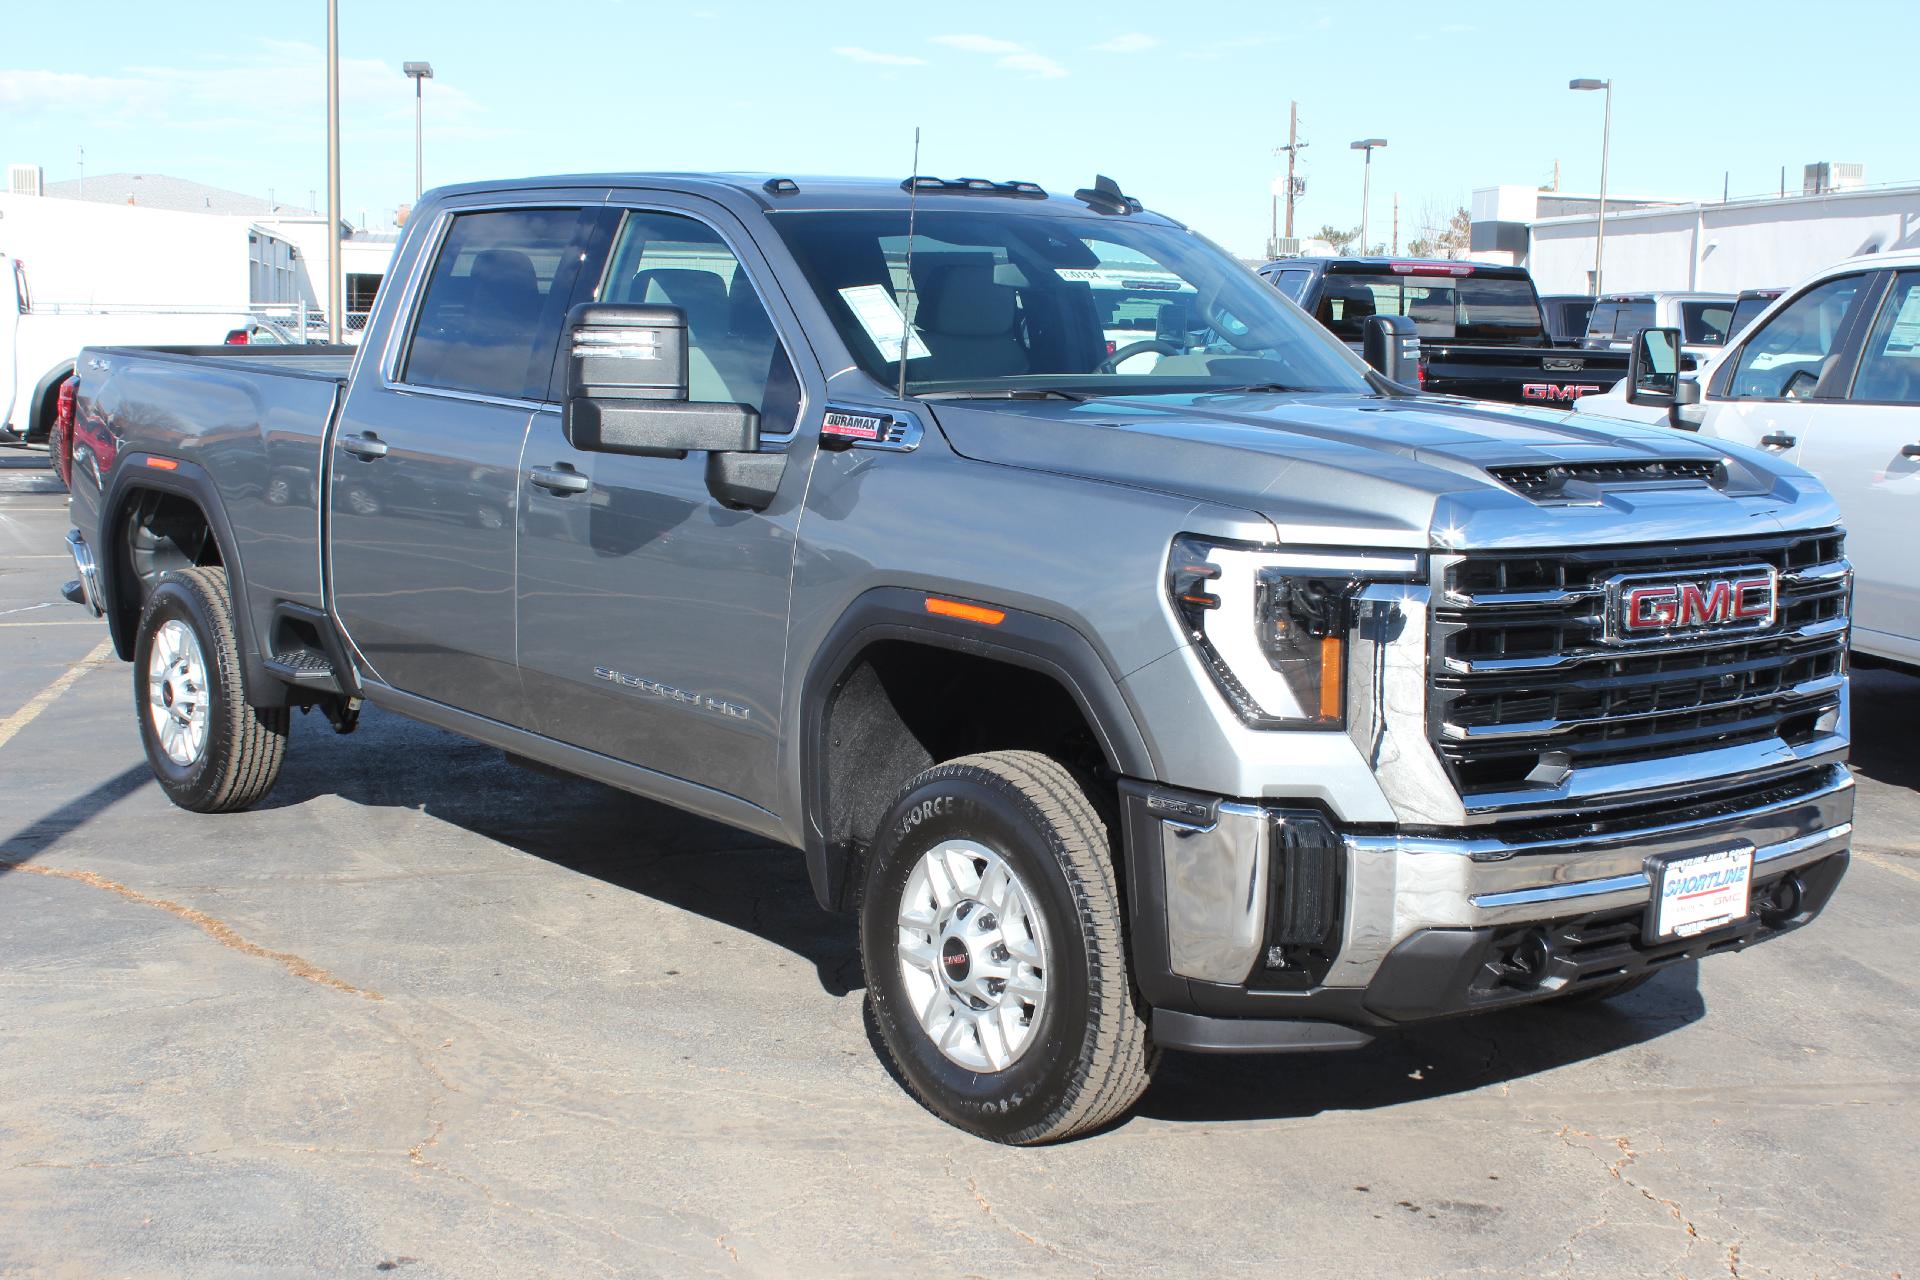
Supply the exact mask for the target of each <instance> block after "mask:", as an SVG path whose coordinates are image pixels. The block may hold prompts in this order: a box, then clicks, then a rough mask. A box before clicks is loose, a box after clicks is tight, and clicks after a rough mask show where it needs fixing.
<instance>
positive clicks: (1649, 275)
mask: <svg viewBox="0 0 1920 1280" xmlns="http://www.w3.org/2000/svg"><path fill="white" fill-rule="evenodd" d="M1829 168H1830V167H1829V166H1809V167H1808V169H1809V172H1808V175H1807V181H1806V184H1805V186H1806V187H1807V188H1809V189H1810V190H1803V191H1801V192H1798V193H1795V194H1792V195H1788V196H1785V197H1764V198H1758V199H1743V200H1732V201H1726V202H1717V203H1679V202H1670V201H1648V200H1637V201H1632V202H1627V201H1620V200H1616V199H1615V198H1614V197H1612V196H1609V197H1608V198H1607V225H1606V248H1605V253H1606V257H1605V261H1604V263H1603V274H1602V277H1601V287H1602V288H1604V289H1605V290H1606V291H1607V292H1608V293H1645V292H1649V291H1652V290H1656V289H1671V290H1701V291H1704V292H1713V293H1736V292H1738V291H1739V290H1741V289H1759V288H1773V287H1784V286H1788V285H1792V284H1794V283H1796V282H1798V281H1800V280H1803V279H1805V278H1806V277H1807V276H1810V275H1812V274H1813V273H1814V272H1816V271H1819V270H1821V269H1822V268H1825V267H1827V266H1830V265H1832V264H1833V263H1835V262H1837V261H1839V260H1840V259H1842V258H1847V257H1852V256H1855V255H1857V254H1862V253H1876V252H1885V251H1887V250H1889V249H1896V248H1911V247H1915V246H1916V245H1920V186H1890V187H1880V188H1873V189H1869V188H1864V187H1860V188H1855V189H1851V190H1832V189H1826V181H1825V179H1826V173H1827V171H1828V169H1829ZM1815 169H1819V170H1821V174H1820V179H1819V181H1816V177H1815V173H1814V172H1813V171H1814V170H1815ZM1814 188H1818V189H1814ZM1473 199H1474V203H1473V247H1474V254H1473V256H1474V257H1475V258H1481V259H1487V260H1493V261H1506V262H1517V263H1519V264H1520V265H1522V266H1525V267H1526V268H1527V269H1528V270H1529V271H1531V272H1532V273H1533V279H1534V283H1535V284H1536V285H1538V286H1539V289H1540V292H1541V293H1543V294H1548V293H1591V292H1593V287H1594V249H1595V240H1596V237H1597V234H1598V219H1597V218H1596V216H1595V213H1596V210H1597V207H1598V201H1597V200H1596V199H1594V198H1593V197H1590V196H1579V197H1563V196H1561V195H1560V193H1558V192H1551V191H1541V192H1532V191H1530V190H1529V189H1528V188H1524V187H1488V188H1483V189H1482V190H1479V191H1476V192H1474V197H1473ZM1567 200H1577V201H1583V202H1584V207H1582V208H1578V209H1572V208H1566V207H1564V202H1565V201H1567ZM1536 201H1537V205H1536V207H1534V208H1531V209H1530V208H1529V207H1528V206H1529V205H1530V204H1534V203H1535V202H1536ZM1629 204H1630V205H1631V206H1632V207H1622V206H1623V205H1629Z"/></svg>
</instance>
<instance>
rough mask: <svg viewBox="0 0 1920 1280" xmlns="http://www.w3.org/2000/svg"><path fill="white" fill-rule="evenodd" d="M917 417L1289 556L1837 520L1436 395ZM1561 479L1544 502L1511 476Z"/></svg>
mask: <svg viewBox="0 0 1920 1280" xmlns="http://www.w3.org/2000/svg"><path fill="white" fill-rule="evenodd" d="M929 407H930V408H931V409H932V411H933V416H934V417H935V419H936V420H937V421H938V423H939V426H940V428H941V430H942V432H943V433H944V434H945V436H946V438H947V440H948V441H949V442H950V443H951V444H952V446H953V448H954V450H955V452H957V453H959V454H960V455H962V456H963V457H968V458H973V459H977V460H979V461H983V462H992V463H998V464H1001V465H1005V466H1016V467H1025V468H1030V469H1034V470H1041V471H1049V472H1053V473H1056V474H1061V475H1073V476H1081V477H1085V478H1087V479H1091V480H1100V481H1105V482H1108V483H1113V484H1123V485H1129V486H1133V487H1136V488H1143V489H1152V490H1155V491H1158V492H1163V493H1174V494H1179V495H1182V496H1189V497H1192V498H1194V499H1196V500H1199V501H1205V502H1213V503H1218V504H1221V505H1225V506H1232V507H1239V508H1243V509H1246V510H1251V511H1255V512H1258V513H1259V514H1261V515H1263V516H1265V517H1266V518H1267V519H1268V520H1270V521H1271V522H1272V523H1273V525H1274V527H1275V532H1276V535H1277V536H1278V537H1279V539H1280V540H1281V541H1283V542H1305V541H1316V542H1323V543H1329V542H1330V543H1340V544H1350V545H1351V544H1367V545H1378V546H1395V547H1415V546H1417V547H1423V548H1425V547H1432V548H1447V547H1453V548H1465V547H1497V546H1509V547H1515V546H1560V545H1566V544H1568V543H1573V542H1582V541H1596V540H1605V541H1611V542H1621V543H1625V542H1659V541H1667V540H1677V539H1697V538H1714V537H1739V536H1747V535H1752V534H1761V533H1774V532H1778V531H1780V530H1781V529H1783V528H1788V527H1792V528H1810V527H1815V526H1817V525H1824V524H1828V523H1837V522H1838V518H1839V516H1838V512H1837V510H1835V509H1834V507H1833V503H1832V500H1831V499H1830V498H1829V497H1828V496H1827V495H1826V492H1825V490H1823V489H1821V488H1820V486H1819V484H1818V482H1817V481H1815V480H1814V479H1813V478H1812V477H1811V476H1809V475H1807V473H1805V472H1804V471H1800V470H1798V469H1797V468H1794V467H1790V466H1787V465H1786V464H1784V463H1781V462H1779V461H1778V460H1777V459H1775V458H1772V457H1771V456H1769V455H1765V454H1762V453H1758V452H1756V451H1753V450H1747V449H1742V448H1740V447H1738V446H1732V445H1729V444H1727V443H1726V442H1725V441H1720V440H1707V439H1702V438H1700V437H1698V436H1693V435H1688V434H1685V433H1682V432H1678V431H1673V430H1671V429H1668V428H1666V427H1664V426H1660V427H1650V426H1638V425H1635V424H1632V423H1625V422H1617V421H1610V420H1607V419H1600V418H1593V417H1588V416H1585V415H1582V416H1575V415H1573V414H1571V413H1565V412H1560V411H1552V410H1536V409H1527V408H1520V407H1508V406H1503V405H1488V404H1484V403H1481V402H1478V401H1472V400H1461V399H1454V398H1448V397H1436V396H1421V397H1406V398H1387V397H1376V396H1364V395H1344V394H1339V395H1328V394H1291V393H1288V394H1269V393H1254V392H1227V393H1203V394H1196V393H1182V394H1169V395H1155V396H1115V397H1111V398H1105V399H1090V400H1086V401H1082V402H1079V403H1071V402H1067V401H1060V400H1020V401H1000V400H969V401H939V402H932V403H931V404H930V406H929ZM1689 460H1693V461H1699V460H1705V461H1707V462H1719V463H1722V464H1724V465H1723V466H1722V468H1720V469H1719V471H1718V472H1717V474H1716V475H1715V477H1714V478H1713V479H1710V480H1709V479H1698V480H1675V479H1672V478H1670V477H1668V476H1665V475H1661V474H1660V473H1659V472H1658V471H1657V470H1656V471H1653V472H1651V473H1647V474H1633V473H1631V472H1630V473H1628V474H1627V475H1626V476H1625V478H1624V479H1623V478H1621V476H1620V474H1618V473H1617V472H1613V471H1607V472H1596V471H1594V470H1593V469H1592V468H1593V464H1606V463H1627V464H1650V463H1656V462H1684V461H1689ZM1556 467H1558V468H1564V470H1562V471H1558V472H1551V473H1549V474H1550V476H1552V477H1555V479H1554V481H1553V483H1552V487H1551V491H1547V492H1543V491H1541V490H1540V489H1539V488H1537V487H1534V486H1529V485H1527V484H1525V483H1522V482H1523V481H1525V480H1528V479H1531V477H1529V476H1525V475H1516V473H1515V472H1514V471H1513V470H1511V469H1513V468H1530V469H1550V468H1556ZM1583 476H1586V477H1596V476H1597V478H1595V479H1580V478H1579V477H1583ZM1568 477H1573V478H1574V480H1573V482H1572V483H1565V484H1560V483H1559V481H1560V480H1565V479H1567V478H1568ZM1516 485H1518V486H1519V487H1516ZM1530 495H1531V496H1530Z"/></svg>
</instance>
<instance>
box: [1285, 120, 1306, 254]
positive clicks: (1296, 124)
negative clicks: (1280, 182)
mask: <svg viewBox="0 0 1920 1280" xmlns="http://www.w3.org/2000/svg"><path fill="white" fill-rule="evenodd" d="M1306 145H1307V144H1306V143H1304V142H1302V141H1300V104H1299V103H1298V102H1289V103H1288V104H1287V239H1289V240H1291V239H1293V185H1294V184H1293V161H1294V157H1295V156H1297V155H1298V154H1299V153H1300V148H1301V147H1304V146H1306Z"/></svg>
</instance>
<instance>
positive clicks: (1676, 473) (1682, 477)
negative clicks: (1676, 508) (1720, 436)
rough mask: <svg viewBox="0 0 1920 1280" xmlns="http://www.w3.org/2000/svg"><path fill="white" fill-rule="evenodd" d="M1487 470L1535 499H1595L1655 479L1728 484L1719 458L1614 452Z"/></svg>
mask: <svg viewBox="0 0 1920 1280" xmlns="http://www.w3.org/2000/svg"><path fill="white" fill-rule="evenodd" d="M1487 473H1488V474H1489V475H1491V476H1492V477H1493V478H1494V479H1496V480H1498V481H1499V482H1500V483H1501V484H1503V485H1505V486H1507V488H1509V489H1512V490H1513V491H1514V492H1515V493H1518V494H1522V495H1524V496H1525V497H1528V498H1531V499H1533V500H1534V501H1535V502H1594V501H1597V500H1598V499H1599V497H1600V491H1601V490H1603V489H1626V488H1632V489H1644V488H1650V487H1653V486H1655V485H1687V486H1700V485H1705V486H1707V487H1709V488H1714V489H1725V488H1726V487H1727V480H1728V476H1727V465H1726V463H1725V462H1724V461H1723V460H1722V459H1719V458H1612V459H1604V460H1595V461H1591V462H1551V463H1528V464H1523V465H1519V466H1495V467H1488V468H1487Z"/></svg>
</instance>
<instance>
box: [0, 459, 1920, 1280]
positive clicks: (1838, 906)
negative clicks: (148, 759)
mask: <svg viewBox="0 0 1920 1280" xmlns="http://www.w3.org/2000/svg"><path fill="white" fill-rule="evenodd" d="M0 456H4V457H5V458H13V457H18V456H19V454H18V451H17V450H11V449H0ZM10 475H11V476H12V477H13V480H12V481H9V476H10ZM23 478H31V477H30V473H28V472H19V471H18V469H17V468H15V469H14V470H12V471H10V470H9V469H7V468H6V467H4V466H0V836H3V837H4V845H3V846H0V1275H14V1274H20V1275H50V1276H102V1275H115V1276H193V1277H215V1276H246V1277H258V1276H308V1275H326V1276H333V1275H352V1274H362V1273H367V1274H372V1273H384V1272H389V1271H395V1272H399V1273H401V1274H403V1275H405V1276H409V1277H431V1276H449V1277H468V1276H516V1277H517V1276H548V1275H551V1276H568V1277H580V1276H595V1275H647V1274H668V1275H690V1274H714V1275H729V1276H731V1275H743V1276H785V1275H815V1274H835V1275H874V1274H882V1273H886V1274H913V1275H929V1276H963V1275H967V1276H993V1277H998V1276H1009V1275H1021V1274H1034V1273H1046V1274H1048V1275H1093V1274H1098V1273H1102V1272H1105V1273H1112V1274H1116V1275H1144V1274H1167V1275H1219V1274H1230V1273H1231V1274H1244V1275H1259V1276H1266V1275H1287V1276H1395V1277H1398V1276H1468V1275H1471V1276H1491V1277H1500V1276H1514V1277H1536V1276H1606V1277H1640V1276H1648V1277H1653V1276H1661V1277H1666V1276H1688V1277H1707V1276H1713V1277H1725V1276H1743V1277H1759V1276H1773V1277H1796V1278H1808V1277H1850V1276H1875V1277H1897V1276H1901V1275H1906V1276H1912V1275H1914V1274H1916V1268H1920V1192H1917V1191H1916V1183H1915V1180H1914V1178H1913V1174H1912V1167H1911V1166H1912V1160H1913V1155H1914V1152H1915V1151H1916V1150H1920V1088H1917V1087H1916V1086H1917V1085H1920V1063H1917V1061H1916V1051H1915V1045H1916V1044H1917V1043H1920V998H1917V997H1920V977H1916V972H1915V964H1914V961H1915V959H1916V957H1920V925H1917V924H1916V920H1920V834H1916V833H1917V832H1920V792H1916V787H1920V754H1917V753H1916V752H1915V751H1914V749H1913V746H1912V735H1913V733H1914V730H1915V727H1916V726H1917V725H1920V679H1914V678H1910V677H1907V676H1903V675H1896V674H1889V673H1883V672H1869V673H1861V675H1860V676H1859V677H1858V679H1857V680H1856V683H1855V693H1854V698H1855V728H1856V734H1857V745H1856V752H1855V767H1856V769H1857V771H1858V775H1859V778H1860V812H1859V819H1858V833H1857V845H1856V850H1857V853H1856V857H1855V861H1854V865H1853V868H1852V870H1851V871H1850V872H1849V875H1848V877H1847V880H1846V882H1845V883H1844V884H1843V885H1842V886H1841V889H1840V891H1839V893H1838V895H1837V897H1836V899H1835V901H1834V902H1833V904H1832V906H1831V907H1830V908H1829V909H1828V911H1827V913H1826V914H1825V916H1824V917H1822V918H1821V919H1820V920H1819V921H1817V922H1816V923H1815V924H1814V925H1813V926H1811V927H1809V928H1808V929H1805V930H1803V931H1801V932H1799V933H1796V934H1794V935H1792V936H1790V937H1787V938H1784V939H1781V940H1780V941H1778V942H1775V943H1771V944H1768V945H1766V946H1762V947H1758V948H1755V949H1753V950H1751V951H1749V952H1746V953H1744V954H1740V955H1735V956H1725V957H1720V958H1718V959H1715V960H1713V961H1711V962H1709V963H1707V964H1704V965H1701V966H1697V967H1688V968H1682V969H1676V970H1673V971H1669V972H1666V973H1664V974H1662V975H1661V977H1660V978H1659V979H1658V980H1656V981H1655V982H1654V983H1652V984H1651V985H1650V986H1648V987H1646V988H1644V989H1643V990H1641V991H1639V992H1636V993H1635V994H1633V995H1632V996H1629V997H1627V998H1625V999H1623V1000H1622V1001H1619V1002H1618V1003H1617V1004H1615V1005H1613V1006H1599V1007H1593V1008H1585V1009H1564V1010H1561V1009H1553V1008H1550V1007H1549V1008H1537V1009H1534V1010H1523V1011H1518V1012H1513V1013H1508V1014H1502V1015H1495V1016H1490V1017H1486V1018H1482V1019H1478V1020H1473V1019H1470V1020H1465V1021H1460V1022H1455V1023H1449V1024H1444V1025H1438V1026H1434V1027H1431V1028H1428V1029H1424V1030H1418V1031H1414V1032H1409V1033H1405V1034H1402V1035H1399V1036H1396V1037H1390V1038H1387V1039H1383V1040H1381V1041H1379V1042H1377V1043H1376V1044H1374V1045H1373V1046H1371V1047H1369V1048H1367V1049H1365V1050H1361V1051H1358V1052H1354V1053H1348V1054H1342V1055H1336V1056H1318V1057H1294V1058H1288V1057H1274V1058H1238V1059H1235V1058H1209V1057H1199V1056H1187V1055H1169V1056H1168V1058H1167V1059H1166V1061H1165V1063H1164V1066H1163V1069H1162V1071H1161V1073H1160V1075H1159V1077H1158V1079H1157V1080H1156V1082H1155V1084H1154V1086H1153V1088H1152V1090H1151V1091H1150V1092H1149V1093H1148V1095H1147V1097H1146V1098H1145V1100H1144V1101H1143V1103H1142V1104H1141V1106H1140V1108H1139V1111H1138V1114H1137V1115H1135V1116H1134V1117H1133V1118H1132V1119H1130V1120H1128V1121H1126V1122H1125V1123H1123V1124H1121V1125H1119V1126H1117V1127H1115V1128H1113V1129H1111V1130H1109V1131H1107V1132H1104V1133H1100V1134H1097V1135H1095V1136H1092V1137H1090V1138H1086V1139H1084V1140H1081V1141H1078V1142H1074V1143H1070V1144H1067V1145H1064V1146H1059V1147H1053V1148H1047V1149H1041V1150H1011V1149H1007V1148H1002V1147H997V1146H993V1145H990V1144H988V1143H984V1142H980V1141H977V1140H975V1139H972V1138H969V1137H967V1136H965V1135H962V1134H960V1133H959V1132H957V1131H955V1130H952V1129H950V1128H948V1127H946V1126H945V1125H943V1124H941V1123H940V1122H939V1121H937V1120H935V1119H934V1118H933V1117H932V1116H930V1115H929V1114H927V1113H926V1112H925V1111H923V1110H921V1108H920V1107H919V1106H918V1105H916V1104H915V1103H914V1102H913V1101H912V1100H911V1099H910V1098H909V1097H908V1096H907V1095H906V1094H905V1093H904V1092H903V1091H902V1090H901V1089H900V1088H898V1087H897V1086H896V1085H895V1084H894V1082H893V1081H892V1080H890V1079H889V1077H888V1074H887V1072H886V1070H885V1069H884V1068H883V1067H882V1066H881V1065H880V1063H879V1061H878V1060H877V1058H876V1054H875V1051H874V1048H873V1047H872V1045H871V1044H870V1042H869V1037H868V1032H867V1028H866V1024H865V1020H864V1018H863V1016H862V1011H863V999H862V996H863V993H862V991H861V983H860V977H859V966H858V963H857V961H856V958H855V954H854V950H853V946H852V929H851V925H850V923H849V922H846V921H843V920H840V919H838V918H835V917H831V916H828V915H825V914H823V913H821V912H819V911H818V910H817V909H816V908H815V907H814V905H813V902H812V899H811V895H810V894H809V892H808V889H807V884H806V877H805V873H804V871H803V869H802V866H801V862H800V859H799V857H798V856H797V855H795V854H793V853H791V852H787V851H782V850H778V849H770V848H768V847H766V846H765V844H764V843H763V842H761V841H758V840H757V839H755V838H753V837H749V836H746V835H742V834H740V833H737V832H733V831H729V830H726V829H723V828H719V827H714V826H711V825H708V824H705V823H702V822H699V821H697V820H694V819H691V818H687V817H685V816H682V815H679V814H677V813H675V812H673V811H670V810H667V809H663V808H661V807H658V806H655V805H652V804H648V803H646V802H643V801H641V800H638V799H635V798H632V797H630V796H626V795H624V794H622V793H619V792H615V791H612V790H608V789H605V788H602V787H599V786H596V785H593V784H590V783H586V782H575V781H568V780H564V779H559V778H552V777H548V776H545V775H540V774H532V773H526V772H521V771H519V770H517V769H515V768H513V767H511V766H509V765H507V764H505V763H504V762H503V761H502V759H501V757H500V754H499V753H498V752H496V751H491V750H488V749H486V748H483V747H479V746H476V745H473V744H470V743H467V742H464V741H462V740H460V739H457V738H453V737H450V736H448V735H445V734H442V733H439V732H437V731H434V730H431V729H427V728H424V727H421V726H417V725H413V724H410V723H408V722H406V721H403V720H399V719H397V718H394V717H391V716H385V715H379V714H373V713H370V714H369V715H368V716H367V717H366V720H365V723H364V724H363V725H362V728H361V731H360V732H359V733H357V734H355V735H353V736H352V737H345V738H342V737H336V736H335V735H334V734H333V733H332V732H331V731H330V730H329V728H328V726H327V725H326V723H325V722H324V720H322V719H321V718H320V717H319V716H317V715H315V716H308V717H297V718H296V723H295V729H294V737H293V742H292V748H291V751H290V753H289V756H288V761H287V766H286V769H285V772H284V773H283V774H282V776H281V780H280V784H279V787H278V789H277V790H276V791H275V792H274V794H273V795H272V796H271V797H269V799H268V800H267V802H266V803H265V804H264V805H263V806H262V807H261V808H259V809H257V810H255V811H253V812H249V813H245V814H238V815H233V816H228V817H218V818H208V817H199V816H196V815H193V814H189V813H185V812H182V811H179V810H176V809H174V808H173V807H172V806H171V805H169V804H168V803H167V801H166V799H165V798H164V797H163V796H162V795H161V793H160V792H159V790H158V789H157V788H156V787H155V786H154V785H153V784H152V782H151V781H150V780H149V776H148V772H147V766H146V763H145V761H144V758H143V756H142V754H141V750H140V744H139V739H138V736H137V733H136V730H135V728H134V722H133V719H132V707H131V692H130V689H131V683H132V681H131V674H130V671H129V669H128V668H127V667H126V666H125V665H124V664H122V663H120V662H119V661H118V660H116V659H114V658H112V657H111V656H110V654H108V653H107V652H106V651H105V650H102V649H101V648H100V646H101V644H102V642H103V640H104V639H105V629H104V627H103V626H102V625H101V624H99V623H96V622H92V621H89V620H87V619H86V618H85V616H84V615H83V614H82V612H81V611H80V610H78V609H76V608H74V607H73V606H70V605H68V604H66V603H64V602H62V601H61V600H60V597H59V587H60V584H61V582H62V581H64V580H65V579H66V578H67V577H69V576H71V573H70V562H69V561H68V560H67V558H66V556H65V552H64V547H63V544H62V542H61V534H62V533H63V532H64V530H65V529H66V527H67V522H66V517H65V513H64V502H63V498H62V497H61V496H60V495H58V494H54V493H48V492H44V491H36V490H35V489H34V487H33V486H32V485H27V484H24V483H21V481H22V480H23ZM10 485H11V487H10Z"/></svg>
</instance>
